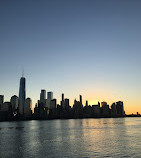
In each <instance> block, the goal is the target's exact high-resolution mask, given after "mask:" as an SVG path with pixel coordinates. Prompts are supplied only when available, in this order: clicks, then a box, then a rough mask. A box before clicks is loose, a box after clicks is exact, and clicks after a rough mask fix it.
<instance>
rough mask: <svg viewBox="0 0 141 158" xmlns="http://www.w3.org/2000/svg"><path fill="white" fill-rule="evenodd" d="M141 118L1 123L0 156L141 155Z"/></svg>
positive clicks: (5, 157)
mask: <svg viewBox="0 0 141 158" xmlns="http://www.w3.org/2000/svg"><path fill="white" fill-rule="evenodd" d="M140 132H141V120H140V118H136V119H135V118H133V119H131V118H129V119H128V118H115V119H112V118H110V119H108V118H107V119H77V120H74V119H70V120H51V121H49V120H48V121H26V122H24V121H21V122H3V123H0V157H2V158H3V157H4V158H8V157H21V158H22V157H23V158H24V157H31V158H32V157H39V158H40V157H41V158H42V157H57V158H58V157H60V158H62V157H117V158H118V157H141V151H140V146H141V137H140Z"/></svg>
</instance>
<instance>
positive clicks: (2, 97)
mask: <svg viewBox="0 0 141 158" xmlns="http://www.w3.org/2000/svg"><path fill="white" fill-rule="evenodd" d="M3 102H4V96H3V95H0V110H1V106H2V105H3Z"/></svg>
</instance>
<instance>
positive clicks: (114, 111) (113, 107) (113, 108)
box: [111, 103, 117, 117]
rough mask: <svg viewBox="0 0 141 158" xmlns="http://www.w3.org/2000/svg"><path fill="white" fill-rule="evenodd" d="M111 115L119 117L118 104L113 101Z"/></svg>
mask: <svg viewBox="0 0 141 158" xmlns="http://www.w3.org/2000/svg"><path fill="white" fill-rule="evenodd" d="M111 116H112V117H117V107H116V104H115V103H113V104H112V105H111Z"/></svg>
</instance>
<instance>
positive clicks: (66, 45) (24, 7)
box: [0, 0, 141, 114]
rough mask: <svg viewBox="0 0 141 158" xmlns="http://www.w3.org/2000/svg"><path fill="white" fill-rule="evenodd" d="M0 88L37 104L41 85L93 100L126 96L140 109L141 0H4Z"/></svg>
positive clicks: (0, 6)
mask: <svg viewBox="0 0 141 158" xmlns="http://www.w3.org/2000/svg"><path fill="white" fill-rule="evenodd" d="M0 19H1V20H0V94H1V95H4V96H5V101H9V100H10V97H11V96H12V95H18V93H19V80H20V77H21V75H22V69H23V68H24V72H25V75H24V76H25V77H26V82H27V84H26V94H27V95H26V96H27V97H31V99H32V101H33V106H34V104H35V103H36V101H37V100H38V99H39V96H40V91H41V89H46V90H47V91H53V92H54V98H57V103H60V99H61V93H65V97H66V98H70V103H71V106H72V104H73V100H74V99H75V98H76V99H79V94H82V96H83V104H85V101H86V99H87V100H88V101H89V104H91V105H92V104H96V103H97V102H98V101H100V102H101V101H107V102H108V104H109V105H111V104H112V103H113V102H116V101H119V100H121V101H123V102H124V106H125V111H126V113H127V114H130V113H136V112H139V113H141V1H140V0H1V1H0Z"/></svg>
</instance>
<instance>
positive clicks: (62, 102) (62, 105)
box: [61, 93, 65, 108]
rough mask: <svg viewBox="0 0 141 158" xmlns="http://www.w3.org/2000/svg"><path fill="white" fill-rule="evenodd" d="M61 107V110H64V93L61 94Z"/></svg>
mask: <svg viewBox="0 0 141 158" xmlns="http://www.w3.org/2000/svg"><path fill="white" fill-rule="evenodd" d="M61 107H62V108H65V100H64V93H62V101H61Z"/></svg>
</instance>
